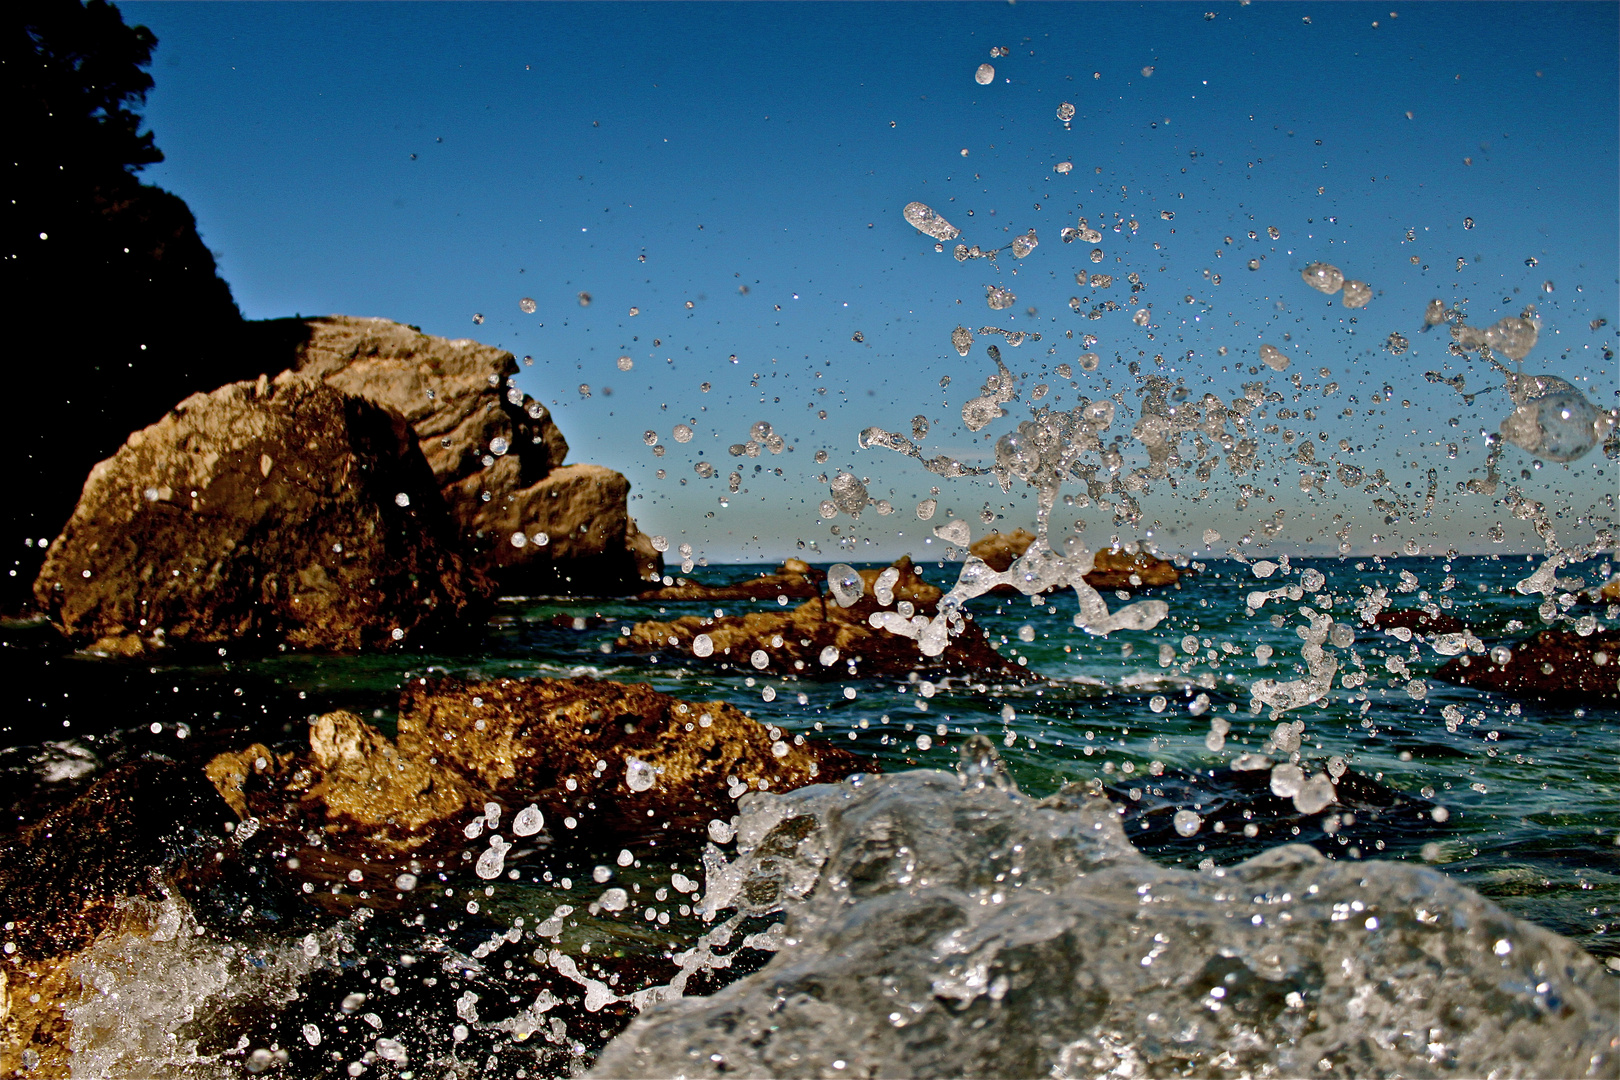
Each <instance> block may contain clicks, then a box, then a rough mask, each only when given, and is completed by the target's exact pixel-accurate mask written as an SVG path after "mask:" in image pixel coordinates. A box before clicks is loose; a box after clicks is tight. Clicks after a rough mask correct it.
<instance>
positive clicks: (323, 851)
mask: <svg viewBox="0 0 1620 1080" xmlns="http://www.w3.org/2000/svg"><path fill="white" fill-rule="evenodd" d="M778 747H780V750H781V753H780V754H779V753H778V752H777V751H778ZM631 757H634V758H636V759H637V760H639V761H641V762H645V763H646V765H647V767H648V768H649V769H650V770H652V771H651V772H650V773H647V774H646V775H647V776H648V777H649V778H650V779H652V784H651V786H650V787H646V788H640V789H637V788H632V787H631V786H630V775H629V772H628V769H629V766H628V760H629V759H630V758H631ZM598 762H605V763H606V765H605V766H604V767H603V768H602V769H598V768H597V763H598ZM863 770H864V771H871V770H870V768H868V767H866V766H863V765H862V763H861V762H860V761H859V760H858V759H857V758H856V757H855V756H854V755H853V754H850V753H849V752H848V751H845V750H843V749H841V748H839V747H837V746H834V745H832V744H831V743H827V742H822V741H819V740H803V739H797V738H796V737H793V736H788V735H780V736H779V737H775V736H773V735H772V734H771V732H770V730H769V729H767V728H765V727H763V726H762V725H760V724H758V723H756V722H754V721H753V720H751V719H749V718H748V717H747V716H744V715H743V714H742V713H741V712H739V711H738V710H737V709H735V708H733V707H732V706H730V705H726V704H723V703H720V702H709V703H706V704H702V703H694V702H685V701H679V700H677V699H675V698H673V697H670V696H669V695H667V694H660V693H658V692H656V691H654V690H653V689H652V688H651V687H649V686H647V685H645V684H635V685H628V686H627V685H624V684H621V683H613V682H598V681H596V680H593V679H498V680H491V681H487V682H466V681H462V680H456V679H443V680H435V681H430V682H425V681H422V680H416V681H413V682H411V683H410V684H408V685H407V686H406V688H405V690H404V691H403V692H402V693H401V695H400V717H399V738H398V741H397V743H394V742H390V741H389V740H388V739H387V738H385V737H384V736H383V735H382V734H381V733H379V732H378V731H377V730H376V729H374V728H372V727H371V726H370V725H368V724H367V723H366V722H365V721H363V720H361V719H360V718H359V717H357V716H355V715H353V714H352V713H346V712H336V713H328V714H326V715H325V716H321V717H319V718H317V719H316V720H315V721H313V722H312V723H311V725H310V736H309V749H308V750H300V751H298V752H295V753H285V754H280V755H277V754H274V753H272V752H271V751H269V750H268V749H266V748H265V747H263V746H261V745H257V744H255V745H253V746H250V747H248V748H247V749H245V750H242V751H238V752H235V753H227V754H220V755H218V756H217V757H215V758H214V759H213V760H212V761H210V762H209V763H208V765H207V767H206V772H207V775H208V778H209V779H210V780H211V781H212V782H213V784H214V786H215V788H216V789H217V790H218V791H219V793H220V795H221V796H222V797H223V798H224V799H225V801H226V802H227V803H229V804H230V805H231V807H232V808H233V809H235V810H236V813H237V815H238V816H239V817H241V818H243V819H246V818H253V819H255V820H256V821H258V822H259V823H260V825H261V827H263V828H266V829H269V830H270V831H271V832H272V833H273V834H274V835H275V836H276V837H277V838H278V839H280V840H281V841H282V842H283V843H285V844H287V845H288V846H290V847H292V848H295V849H297V851H296V855H297V858H298V860H299V863H300V867H299V875H300V876H301V877H304V878H307V879H312V880H315V881H322V882H325V881H341V880H344V879H345V877H346V875H347V873H348V871H349V870H350V869H358V870H360V871H361V874H362V881H361V882H360V883H359V884H357V885H355V886H353V888H354V889H355V890H356V891H357V890H358V889H360V888H365V887H368V886H369V887H370V888H372V889H383V890H385V891H386V889H387V887H388V884H389V883H391V882H392V880H393V877H394V876H395V875H396V874H397V873H399V872H400V871H402V870H404V869H407V868H413V869H414V867H412V860H417V865H418V866H419V865H420V864H421V862H423V861H425V860H428V859H431V858H434V857H444V856H446V855H448V854H451V853H453V852H459V851H460V850H462V849H465V848H466V847H467V846H468V842H467V837H466V835H465V834H464V832H463V828H464V826H465V825H466V824H467V823H468V822H469V821H471V819H472V818H473V817H475V816H477V815H480V814H482V813H483V808H484V804H485V803H486V802H490V801H493V802H495V803H497V804H500V805H501V806H502V807H503V808H504V811H505V817H506V820H507V821H510V819H511V815H512V814H514V813H516V812H517V811H518V810H521V809H522V808H523V807H525V806H527V805H528V804H530V803H535V804H536V805H537V806H538V807H539V808H540V810H541V811H542V813H543V814H544V815H545V817H546V820H547V824H548V829H549V830H550V832H551V833H552V834H553V835H560V836H563V837H564V838H570V837H572V836H576V835H579V836H592V837H600V835H601V830H604V829H608V830H612V831H615V832H619V833H633V834H640V833H643V832H648V831H655V832H658V833H660V834H663V833H664V832H665V828H666V824H667V827H668V828H670V829H681V830H690V829H693V828H698V827H701V826H702V825H704V824H705V823H706V822H708V821H709V820H710V819H711V818H714V817H717V816H718V817H729V816H730V815H731V813H732V812H733V811H732V809H731V806H732V802H733V800H734V798H735V796H736V795H740V794H741V793H742V792H743V791H744V790H747V789H754V790H765V789H769V790H772V791H786V790H790V789H792V788H795V787H800V786H802V785H804V784H810V783H818V782H827V783H830V782H833V781H836V780H841V779H843V778H844V777H845V776H848V775H849V774H851V773H853V772H858V771H863ZM570 780H572V781H573V782H574V787H573V789H572V790H570V789H569V788H568V786H567V784H568V781H570ZM733 780H735V781H736V783H733ZM742 785H746V787H745V786H742ZM733 792H735V794H733ZM649 810H650V811H652V812H653V814H652V816H651V817H649V816H648V813H647V812H648V811H649ZM569 816H572V817H573V818H575V820H576V821H577V822H579V823H580V829H581V830H582V831H581V832H578V833H575V832H573V831H571V830H567V829H565V828H564V827H563V826H562V824H561V822H562V820H563V819H564V818H566V817H569ZM311 831H313V832H315V833H316V834H318V835H320V836H321V837H322V839H321V842H320V843H319V844H317V845H311V844H310V843H308V841H307V839H306V837H307V835H308V834H309V833H310V832H311ZM518 842H519V843H529V842H530V841H524V840H519V841H518ZM317 899H318V900H320V901H322V902H327V897H326V896H325V895H323V894H319V893H318V894H317ZM339 904H341V901H340V902H339ZM329 906H331V905H330V904H329Z"/></svg>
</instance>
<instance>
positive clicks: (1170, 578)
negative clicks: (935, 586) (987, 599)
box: [968, 529, 1181, 593]
mask: <svg viewBox="0 0 1620 1080" xmlns="http://www.w3.org/2000/svg"><path fill="white" fill-rule="evenodd" d="M1034 542H1035V534H1034V533H1032V532H1030V531H1029V530H1028V529H1014V530H1013V531H1012V532H1010V533H1003V532H993V533H990V534H989V535H987V536H982V537H980V538H979V539H978V540H975V541H974V542H973V544H972V546H971V547H969V548H968V550H969V551H970V552H972V553H973V554H974V555H977V556H978V557H979V558H981V559H983V560H984V561H985V562H986V563H988V564H989V566H990V569H992V570H994V571H996V572H997V573H1005V572H1006V570H1007V568H1008V567H1009V566H1011V565H1012V564H1013V562H1014V561H1015V560H1017V559H1018V558H1019V556H1021V555H1023V554H1024V552H1025V551H1027V550H1029V545H1030V544H1032V543H1034ZM1180 580H1181V572H1180V571H1179V570H1177V569H1176V567H1175V564H1174V563H1171V562H1169V561H1168V560H1166V559H1160V558H1156V557H1155V556H1152V555H1149V554H1148V553H1147V552H1145V551H1138V552H1134V553H1133V552H1128V551H1124V550H1116V549H1113V548H1103V549H1102V550H1101V551H1099V552H1097V554H1096V556H1095V558H1094V559H1093V561H1092V570H1091V572H1090V573H1088V574H1087V575H1086V584H1087V585H1090V586H1091V587H1092V588H1093V589H1096V590H1098V591H1099V592H1102V591H1109V590H1113V591H1117V590H1124V591H1126V592H1136V591H1138V590H1141V589H1150V588H1160V587H1163V586H1165V585H1174V584H1175V583H1176V582H1178V581H1180ZM993 591H995V592H1001V593H1016V590H1015V589H1013V588H1012V587H1011V586H1010V585H998V586H996V588H995V589H994V590H993Z"/></svg>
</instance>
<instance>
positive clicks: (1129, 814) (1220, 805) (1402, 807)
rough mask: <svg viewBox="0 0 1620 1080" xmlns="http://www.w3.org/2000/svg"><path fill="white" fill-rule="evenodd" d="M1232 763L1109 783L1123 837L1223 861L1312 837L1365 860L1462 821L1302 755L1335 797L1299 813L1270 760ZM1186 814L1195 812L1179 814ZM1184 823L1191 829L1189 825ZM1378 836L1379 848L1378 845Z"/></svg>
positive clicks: (1331, 852)
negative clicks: (1208, 852) (1280, 788)
mask: <svg viewBox="0 0 1620 1080" xmlns="http://www.w3.org/2000/svg"><path fill="white" fill-rule="evenodd" d="M1235 764H1236V765H1237V766H1240V767H1237V768H1225V769H1208V770H1204V771H1201V772H1199V771H1194V772H1184V771H1182V770H1179V769H1167V770H1165V771H1164V773H1163V774H1162V775H1159V776H1142V777H1135V778H1132V779H1131V780H1129V781H1123V782H1120V783H1117V784H1114V785H1112V786H1110V787H1108V788H1107V789H1106V790H1105V792H1104V794H1106V795H1107V797H1108V798H1109V799H1110V800H1112V801H1113V802H1114V803H1115V804H1116V805H1117V806H1118V807H1119V809H1120V814H1121V818H1120V821H1121V825H1122V827H1123V828H1124V830H1125V835H1126V837H1128V838H1129V839H1130V841H1131V843H1132V844H1134V845H1135V846H1136V847H1138V848H1140V849H1142V850H1144V851H1147V852H1149V853H1150V854H1152V855H1154V856H1155V857H1158V858H1160V859H1164V858H1165V857H1167V856H1174V857H1176V858H1177V859H1178V860H1190V861H1191V862H1192V863H1193V864H1197V863H1198V862H1200V861H1201V860H1202V859H1203V858H1204V854H1203V849H1207V848H1209V846H1210V845H1211V844H1215V845H1218V850H1219V852H1220V853H1221V855H1222V861H1223V862H1231V861H1232V860H1233V859H1234V858H1236V857H1238V856H1240V855H1247V854H1258V853H1259V852H1260V851H1262V850H1264V849H1265V848H1269V847H1272V846H1274V845H1276V844H1279V843H1299V844H1309V845H1311V846H1312V847H1314V848H1315V849H1316V850H1318V851H1319V852H1321V853H1322V854H1324V855H1326V856H1328V857H1330V858H1335V857H1337V856H1339V855H1340V854H1344V855H1346V856H1348V857H1350V858H1361V857H1362V856H1363V855H1364V854H1371V853H1372V852H1373V851H1374V850H1378V851H1382V850H1384V849H1385V847H1390V846H1394V845H1404V846H1405V847H1408V848H1411V849H1412V850H1414V851H1415V850H1416V849H1417V847H1418V846H1419V845H1421V844H1422V843H1424V842H1426V841H1429V840H1432V839H1434V838H1436V837H1437V836H1439V835H1443V834H1445V833H1447V832H1449V831H1450V829H1448V828H1447V827H1446V826H1445V825H1444V824H1442V823H1443V822H1446V821H1455V820H1460V815H1459V816H1458V817H1456V818H1453V816H1452V814H1451V812H1450V811H1442V812H1441V813H1440V814H1439V815H1436V813H1435V811H1436V807H1435V804H1434V803H1432V802H1430V801H1429V800H1427V799H1423V798H1420V797H1418V796H1416V795H1408V794H1406V793H1405V792H1403V791H1398V790H1396V789H1395V788H1392V787H1390V786H1388V785H1387V784H1383V783H1380V782H1379V781H1377V780H1375V779H1373V778H1372V777H1370V776H1365V775H1363V774H1361V773H1359V772H1356V771H1355V770H1354V769H1349V768H1344V769H1341V770H1340V771H1339V775H1338V776H1333V775H1332V772H1333V770H1331V769H1328V770H1324V768H1323V766H1321V765H1320V764H1318V765H1312V764H1311V763H1309V762H1301V763H1300V770H1301V773H1302V775H1303V776H1311V775H1313V774H1315V775H1321V776H1327V777H1328V778H1329V780H1330V782H1331V784H1332V789H1331V790H1332V800H1331V802H1329V803H1327V804H1326V806H1325V807H1324V808H1323V809H1322V810H1318V811H1316V812H1315V813H1309V814H1307V813H1303V812H1301V810H1300V809H1299V806H1298V804H1297V803H1296V802H1295V800H1294V798H1293V797H1291V796H1281V795H1278V794H1277V793H1276V791H1275V789H1274V788H1273V781H1272V770H1271V766H1272V762H1271V760H1270V759H1269V758H1264V757H1262V756H1261V755H1258V754H1247V755H1242V756H1240V757H1239V758H1238V759H1237V760H1236V762H1235ZM1241 766H1247V767H1241ZM1189 811H1190V812H1191V813H1193V814H1195V815H1196V818H1195V819H1193V820H1191V821H1189V820H1188V819H1185V818H1183V819H1182V828H1180V829H1178V828H1177V827H1176V825H1177V821H1176V819H1177V816H1178V815H1180V814H1182V813H1184V812H1189ZM1190 824H1196V825H1197V829H1196V830H1193V831H1191V832H1188V831H1185V830H1186V829H1187V828H1188V826H1189V825H1190ZM1375 841H1382V842H1383V846H1380V847H1375V843H1374V842H1375Z"/></svg>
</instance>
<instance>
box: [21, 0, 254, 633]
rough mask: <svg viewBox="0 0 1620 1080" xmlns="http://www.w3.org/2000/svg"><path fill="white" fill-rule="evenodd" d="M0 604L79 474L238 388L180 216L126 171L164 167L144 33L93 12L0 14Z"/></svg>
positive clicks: (209, 283) (186, 218) (26, 570)
mask: <svg viewBox="0 0 1620 1080" xmlns="http://www.w3.org/2000/svg"><path fill="white" fill-rule="evenodd" d="M0 26H3V30H0V79H3V85H4V89H5V100H6V102H7V113H8V121H9V124H8V129H9V134H10V138H9V139H8V142H9V144H10V145H8V146H7V148H6V149H7V153H6V154H5V159H4V161H0V171H3V175H4V176H5V191H4V192H3V198H0V215H3V217H0V220H3V223H4V224H3V233H0V236H3V241H4V249H3V250H0V267H3V270H0V274H3V277H0V288H3V289H4V292H5V295H6V297H7V302H8V310H9V311H10V312H11V318H10V322H11V324H12V326H14V327H15V328H16V334H17V338H18V339H19V340H17V341H15V342H14V343H13V346H12V348H11V349H9V350H8V355H7V356H6V358H5V360H4V365H5V367H4V370H5V378H6V385H5V393H4V394H3V396H0V401H3V402H4V404H3V405H0V410H3V413H0V454H3V455H4V457H3V460H4V461H5V463H6V466H7V474H8V479H9V481H10V483H9V484H8V490H7V493H6V498H5V499H4V500H3V507H4V509H3V511H0V555H3V558H0V609H5V610H14V609H16V608H17V607H18V606H19V605H20V604H22V603H23V602H24V597H25V596H26V594H27V591H28V586H29V585H30V583H31V581H32V578H33V576H34V573H35V571H36V570H37V568H38V566H39V562H40V559H41V556H42V555H43V552H42V551H40V549H39V547H38V543H39V540H40V539H41V538H49V537H54V536H55V535H56V533H57V532H58V531H59V530H60V529H61V527H62V524H63V522H65V521H66V520H67V518H68V515H69V514H70V513H71V512H72V510H73V506H74V504H75V502H76V501H77V499H78V496H79V490H80V488H81V487H82V486H83V483H84V479H85V476H86V475H87V474H88V472H89V470H90V467H91V466H92V465H94V464H95V463H96V462H97V461H100V460H102V459H103V458H106V457H109V456H110V455H111V454H112V452H113V451H114V450H115V449H116V448H117V447H118V446H119V445H120V444H121V443H122V442H123V441H124V439H125V438H126V437H127V436H128V434H129V432H130V431H132V430H134V429H136V428H139V427H143V426H145V425H147V424H150V423H152V422H153V421H155V420H157V419H159V418H160V417H161V416H162V415H163V414H164V412H165V411H167V410H168V409H169V408H170V407H171V406H173V405H174V404H176V403H177V402H179V401H180V400H181V399H183V398H184V397H186V396H187V395H189V394H192V393H194V392H196V391H199V390H211V389H213V388H215V387H217V386H219V385H221V384H222V383H225V382H229V381H231V380H233V379H240V378H250V377H252V376H254V375H256V374H258V372H259V370H260V369H259V365H258V364H257V363H255V362H254V360H253V359H252V356H251V355H250V354H247V353H244V352H243V351H242V350H240V349H239V348H238V347H237V345H236V339H237V337H238V336H239V332H240V328H241V315H240V313H239V312H238V311H237V308H236V304H235V302H234V301H233V300H232V298H231V292H230V287H229V286H228V285H227V284H226V283H225V282H224V281H222V280H221V279H220V277H219V275H218V273H217V272H216V268H215V264H214V256H213V255H212V254H211V253H210V252H209V251H208V249H207V247H205V246H204V245H203V242H202V239H201V238H200V237H199V236H198V234H197V224H196V220H195V219H194V218H193V217H192V215H191V211H190V210H189V209H188V208H187V207H186V204H185V203H184V202H183V201H182V200H181V199H179V198H178V197H176V196H174V195H172V194H170V193H169V192H166V191H163V190H162V189H160V188H156V187H152V186H150V185H146V184H142V183H141V182H140V181H139V180H138V179H137V177H136V173H137V172H138V171H139V170H140V169H141V168H142V167H144V166H146V165H149V164H152V163H154V162H158V161H161V160H163V155H162V153H161V152H160V151H159V150H158V149H157V146H156V144H155V143H154V141H153V136H152V134H151V133H150V132H143V131H141V115H140V109H141V107H142V105H143V104H144V102H145V100H146V93H147V91H148V90H150V89H151V87H152V79H151V76H149V75H148V74H147V73H146V68H147V67H148V66H149V65H150V63H151V58H152V50H153V49H154V47H155V46H156V45H157V39H156V38H155V37H154V36H153V34H152V32H151V31H150V30H148V29H146V28H145V27H144V26H134V27H131V26H128V25H126V24H125V23H124V21H123V18H122V16H121V15H120V14H119V12H118V9H117V8H115V7H113V6H112V5H110V4H107V3H104V2H103V0H90V2H89V3H80V2H79V0H25V2H24V3H21V4H19V5H18V6H16V7H14V8H12V9H11V14H9V15H6V16H4V19H3V23H0Z"/></svg>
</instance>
